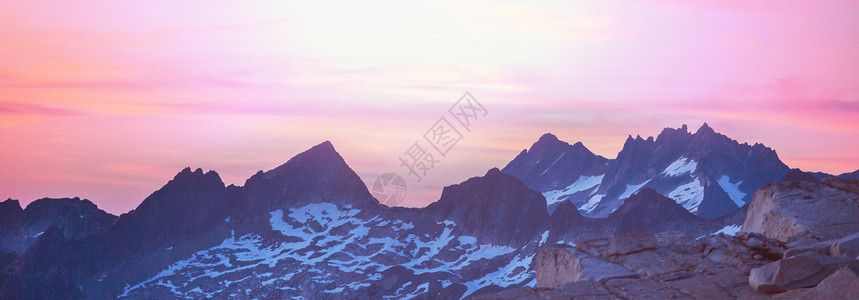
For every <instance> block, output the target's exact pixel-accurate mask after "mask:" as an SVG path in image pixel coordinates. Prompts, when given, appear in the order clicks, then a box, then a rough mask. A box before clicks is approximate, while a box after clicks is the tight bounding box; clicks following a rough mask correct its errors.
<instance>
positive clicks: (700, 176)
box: [502, 123, 790, 218]
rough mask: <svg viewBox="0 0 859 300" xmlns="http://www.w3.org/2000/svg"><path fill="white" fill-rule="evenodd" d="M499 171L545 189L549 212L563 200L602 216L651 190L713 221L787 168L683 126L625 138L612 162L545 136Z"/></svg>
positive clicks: (757, 149) (774, 158)
mask: <svg viewBox="0 0 859 300" xmlns="http://www.w3.org/2000/svg"><path fill="white" fill-rule="evenodd" d="M502 171H503V172H505V173H507V174H510V175H513V176H514V177H516V178H519V179H520V180H522V182H524V183H525V184H526V185H527V186H528V187H530V188H532V189H535V190H538V191H540V192H542V193H543V195H544V196H545V197H546V200H547V202H548V203H549V210H550V211H552V210H553V209H554V208H555V207H557V206H558V205H559V204H560V203H563V202H565V201H568V202H571V203H573V204H574V205H575V206H576V207H577V208H578V209H579V211H581V212H582V214H584V215H586V216H589V217H606V216H608V215H609V214H610V213H611V212H613V211H615V210H616V209H618V208H619V207H620V206H621V204H622V203H623V202H624V200H625V199H627V198H629V197H630V196H632V194H634V193H636V192H637V191H639V190H641V189H643V188H652V189H654V190H656V191H657V192H659V193H660V194H663V195H665V196H667V197H669V198H671V199H674V200H675V201H676V202H677V203H679V204H680V205H682V206H683V207H684V208H685V209H686V210H688V211H690V212H692V213H694V214H695V215H697V216H700V217H704V218H715V217H720V216H724V215H727V214H729V213H731V212H733V211H735V210H737V209H738V208H739V207H742V206H743V205H745V204H747V203H748V202H749V200H750V199H751V196H752V194H753V193H754V192H755V191H756V190H757V189H758V188H760V187H761V186H763V185H764V184H768V183H773V182H776V181H778V180H779V179H781V178H782V177H783V176H784V175H785V174H787V173H788V172H789V171H790V168H788V166H787V165H785V164H784V163H783V162H781V160H779V158H778V155H777V154H776V152H775V151H774V150H772V149H770V148H767V147H766V146H764V145H762V144H754V145H749V144H746V143H743V144H740V143H739V142H737V141H736V140H732V139H730V138H728V137H727V136H725V135H722V134H719V133H717V132H716V131H714V130H713V129H712V128H710V126H708V125H707V124H706V123H704V125H703V126H701V127H700V128H699V129H698V130H697V131H696V132H695V133H690V132H689V131H688V129H687V127H686V125H683V126H682V127H681V128H679V129H672V128H665V129H664V130H662V132H661V133H660V134H659V135H658V136H657V137H656V138H655V139H654V138H653V137H648V138H647V139H643V138H641V137H640V136H636V137H635V138H633V137H632V136H630V137H629V138H627V139H626V142H624V144H623V148H622V150H621V151H620V152H619V153H618V154H617V158H615V159H606V158H604V157H602V156H599V155H596V154H594V153H593V152H591V151H590V150H588V149H587V148H586V147H585V146H584V145H583V144H582V143H580V142H579V143H575V144H573V145H572V146H571V145H570V144H568V143H566V142H563V141H560V140H558V139H557V137H555V136H554V135H552V134H546V135H543V136H542V137H541V138H540V139H539V140H538V141H537V142H536V143H534V145H532V146H531V148H530V149H528V150H522V152H521V153H519V155H518V156H516V158H514V159H513V161H511V162H510V163H509V164H507V166H506V167H504V169H502Z"/></svg>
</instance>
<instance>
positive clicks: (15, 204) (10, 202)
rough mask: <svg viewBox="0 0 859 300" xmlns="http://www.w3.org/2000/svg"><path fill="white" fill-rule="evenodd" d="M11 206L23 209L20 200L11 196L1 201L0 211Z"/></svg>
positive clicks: (14, 208)
mask: <svg viewBox="0 0 859 300" xmlns="http://www.w3.org/2000/svg"><path fill="white" fill-rule="evenodd" d="M10 208H11V209H13V210H16V211H23V208H21V203H20V202H18V200H15V199H12V198H9V199H6V201H3V202H0V211H2V210H4V209H10Z"/></svg>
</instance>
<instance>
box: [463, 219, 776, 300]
mask: <svg viewBox="0 0 859 300" xmlns="http://www.w3.org/2000/svg"><path fill="white" fill-rule="evenodd" d="M783 251H784V243H782V242H780V241H777V240H772V239H768V238H766V237H764V236H763V235H760V234H754V233H741V234H738V235H737V236H729V235H725V234H717V235H712V236H707V237H703V238H700V239H695V238H693V237H691V236H688V235H685V234H682V233H677V232H665V233H659V234H652V233H647V232H639V233H632V234H626V235H620V236H616V237H612V238H607V239H595V240H589V241H585V242H582V243H578V244H576V245H575V246H570V245H546V246H543V247H541V248H540V250H539V252H538V254H537V257H536V259H535V262H534V268H535V270H536V273H537V286H536V287H535V288H531V287H517V288H508V289H504V290H501V291H499V292H496V293H492V294H483V295H475V296H474V297H473V298H474V299H570V298H576V297H585V298H588V297H597V298H605V299H730V298H743V299H746V298H753V297H757V296H759V293H758V292H756V291H755V290H754V289H753V288H752V287H751V286H750V285H749V284H748V273H749V272H750V271H751V269H752V268H755V267H760V266H763V265H765V264H767V263H770V262H774V261H775V260H777V259H779V258H780V257H781V254H782V253H783ZM761 297H766V296H761Z"/></svg>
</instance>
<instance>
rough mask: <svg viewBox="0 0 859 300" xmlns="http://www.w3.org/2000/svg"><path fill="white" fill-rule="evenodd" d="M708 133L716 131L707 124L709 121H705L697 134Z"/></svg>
mask: <svg viewBox="0 0 859 300" xmlns="http://www.w3.org/2000/svg"><path fill="white" fill-rule="evenodd" d="M706 134H716V131H715V130H713V128H711V127H710V125H707V122H704V124H703V125H701V127H699V128H698V131H696V132H695V135H706Z"/></svg>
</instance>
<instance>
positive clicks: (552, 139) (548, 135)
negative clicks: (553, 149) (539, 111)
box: [537, 133, 558, 143]
mask: <svg viewBox="0 0 859 300" xmlns="http://www.w3.org/2000/svg"><path fill="white" fill-rule="evenodd" d="M557 141H558V137H557V136H555V135H554V134H551V133H546V134H543V135H542V136H541V137H540V139H539V140H537V142H538V143H539V142H557Z"/></svg>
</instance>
